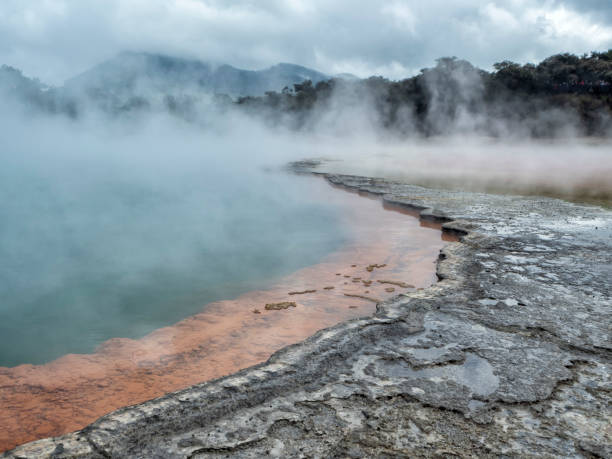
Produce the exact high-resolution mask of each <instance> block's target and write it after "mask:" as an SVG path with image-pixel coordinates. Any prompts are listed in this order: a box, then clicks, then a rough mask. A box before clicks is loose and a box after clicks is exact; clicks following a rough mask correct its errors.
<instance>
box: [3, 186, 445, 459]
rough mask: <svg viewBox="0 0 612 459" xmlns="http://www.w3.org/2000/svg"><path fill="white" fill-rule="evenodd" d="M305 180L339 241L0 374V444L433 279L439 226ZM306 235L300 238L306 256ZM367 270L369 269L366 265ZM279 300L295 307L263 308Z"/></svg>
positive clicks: (61, 427)
mask: <svg viewBox="0 0 612 459" xmlns="http://www.w3.org/2000/svg"><path fill="white" fill-rule="evenodd" d="M309 183H310V185H309V186H310V188H309V189H310V193H311V196H312V197H313V198H316V200H318V201H320V202H325V203H327V205H329V206H335V208H336V209H337V213H336V214H335V215H334V217H335V218H336V219H337V224H338V225H339V227H340V228H342V229H343V231H342V234H343V235H344V238H345V239H344V240H345V241H346V242H345V244H343V245H342V246H341V247H339V248H337V249H336V250H335V251H330V253H329V254H328V255H327V256H326V257H324V258H323V259H322V260H320V261H319V262H318V263H317V264H313V265H311V266H307V267H304V268H302V269H299V270H297V271H295V272H293V273H292V274H290V275H287V276H285V277H282V278H278V279H276V280H275V281H274V282H273V283H272V284H261V288H257V289H254V290H252V291H249V292H246V293H244V294H242V295H240V296H237V297H236V298H235V299H233V300H225V301H217V302H214V303H212V304H208V305H206V306H205V307H203V308H202V307H201V308H200V312H199V313H197V314H195V315H193V316H191V317H188V318H187V319H184V320H181V321H180V322H178V323H176V324H175V325H172V326H169V327H165V328H160V329H158V330H155V331H153V332H152V333H150V334H148V335H147V336H144V337H143V338H141V339H137V340H133V339H127V338H115V339H111V340H108V341H106V342H105V343H104V344H103V345H101V346H100V347H99V348H98V350H97V352H96V353H95V354H87V355H74V354H72V355H66V356H64V357H61V358H60V359H57V360H55V361H53V362H51V363H48V364H46V365H40V366H32V365H20V366H18V367H15V368H5V369H0V387H2V388H3V389H2V390H1V391H0V405H1V406H2V407H3V410H2V411H0V425H2V426H3V429H2V432H0V450H2V449H7V448H10V447H12V446H15V445H17V444H20V443H23V442H25V441H29V440H33V439H37V438H42V437H47V436H52V435H53V436H54V435H59V434H63V433H66V432H69V431H73V430H77V429H79V428H82V427H84V426H85V425H87V424H89V423H91V422H92V421H94V420H95V419H97V418H98V417H99V416H101V415H103V414H105V413H108V412H110V411H112V410H114V409H116V408H119V407H121V406H125V405H128V404H135V403H139V402H142V401H145V400H148V399H151V398H154V397H157V396H160V395H162V394H164V393H167V392H170V391H174V390H178V389H180V388H184V387H186V386H189V385H192V384H195V383H198V382H202V381H205V380H209V379H213V378H217V377H220V376H223V375H227V374H230V373H232V372H235V371H237V370H238V369H240V368H245V367H247V366H250V365H253V364H256V363H259V362H262V361H265V360H266V359H267V358H268V357H269V356H270V355H271V354H272V353H273V352H274V351H275V350H277V349H279V348H281V347H284V346H286V345H288V344H292V343H295V342H299V341H301V340H303V339H305V338H306V337H308V336H310V335H312V334H313V333H314V332H316V331H317V330H319V329H321V328H325V327H328V326H331V325H334V324H336V323H338V322H341V321H344V320H347V319H350V318H354V317H359V316H364V315H368V314H371V313H372V312H374V310H375V304H374V303H373V302H372V301H369V300H367V299H363V298H359V297H356V296H354V295H359V296H364V297H369V298H381V299H384V298H388V297H390V296H393V295H396V294H400V293H403V292H409V291H413V290H414V289H416V288H423V287H426V286H428V285H431V284H432V283H433V282H434V281H435V260H436V258H437V254H438V252H439V250H440V248H441V247H442V245H443V244H444V241H443V240H442V237H441V233H440V232H439V231H438V230H432V229H431V228H429V227H428V226H430V225H428V224H422V223H421V222H419V221H418V220H417V219H414V218H409V217H407V216H406V215H404V213H406V212H404V211H403V212H402V213H400V212H397V211H396V210H397V209H395V208H393V209H390V208H389V206H387V208H386V209H385V207H383V206H382V205H381V202H380V200H379V199H372V200H369V199H363V198H362V197H359V196H357V195H355V194H353V193H346V192H342V191H336V190H333V189H332V188H331V187H329V186H327V185H326V184H325V183H324V182H323V181H322V180H319V181H317V182H314V183H312V182H309ZM403 210H405V209H403ZM307 217H308V216H307V215H295V216H294V219H295V222H286V224H287V225H291V224H293V223H296V224H297V225H298V226H299V225H300V224H301V222H302V221H304V219H307ZM306 221H307V220H306ZM322 229H323V230H328V229H329V230H331V231H335V230H334V229H333V228H327V227H322ZM315 241H316V238H315ZM311 242H312V241H308V240H305V239H304V238H302V239H301V240H300V242H299V243H300V244H303V251H307V250H308V249H309V247H310V244H311ZM372 265H377V267H375V268H371V269H370V270H368V269H367V268H368V266H372ZM381 265H382V267H381ZM196 274H197V273H196ZM379 280H386V281H392V282H397V283H398V284H402V283H404V284H410V285H411V287H399V286H398V285H397V284H388V283H380V282H378V281H379ZM305 291H306V292H308V293H298V294H294V295H289V293H290V292H291V293H294V292H305ZM347 294H348V295H351V296H347ZM285 301H294V302H295V303H296V306H295V307H288V308H287V309H281V310H267V309H266V308H265V305H266V304H269V303H280V302H285ZM167 307H169V308H170V307H172V305H170V304H169V305H167Z"/></svg>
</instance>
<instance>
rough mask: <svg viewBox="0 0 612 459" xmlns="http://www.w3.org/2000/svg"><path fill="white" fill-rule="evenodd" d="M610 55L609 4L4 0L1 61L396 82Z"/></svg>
mask: <svg viewBox="0 0 612 459" xmlns="http://www.w3.org/2000/svg"><path fill="white" fill-rule="evenodd" d="M611 47H612V5H611V4H610V2H608V1H607V0H606V1H604V0H587V1H580V2H578V1H577V0H564V1H560V0H545V1H536V0H508V1H479V0H461V1H459V0H445V1H442V0H430V1H428V2H422V1H416V0H403V1H402V0H391V1H387V2H377V1H361V2H354V1H349V0H337V1H334V2H329V1H324V0H310V1H303V0H291V1H280V0H267V1H258V2H254V1H252V0H235V1H229V2H228V1H219V0H175V1H172V2H171V1H165V0H148V1H145V0H78V1H77V0H45V1H42V2H41V1H40V0H3V2H2V3H1V4H0V63H6V64H9V65H13V66H16V67H19V68H21V69H23V70H24V71H25V73H26V74H28V75H30V76H39V77H40V78H41V79H43V80H45V81H49V82H51V83H55V84H58V83H61V82H62V81H63V80H64V79H66V78H68V77H71V76H73V75H75V74H77V73H79V72H80V71H83V70H85V69H87V68H88V67H90V66H92V65H94V64H96V63H98V62H100V61H101V60H104V59H106V58H108V57H110V56H112V55H114V54H116V53H118V52H120V51H123V50H132V51H150V52H162V53H168V54H174V55H179V56H184V57H195V58H200V59H206V60H212V61H216V62H223V63H229V64H232V65H235V66H239V67H244V68H263V67H267V66H269V65H273V64H275V63H277V62H294V63H298V64H301V65H305V66H309V67H313V68H316V69H317V70H320V71H323V72H326V73H339V72H352V73H356V74H358V75H360V76H367V75H370V74H382V75H385V76H388V77H391V78H401V77H405V76H408V75H410V74H414V73H415V72H417V71H418V70H419V69H420V68H422V67H425V66H430V65H432V63H433V61H434V59H436V58H437V57H440V56H448V55H456V56H458V57H461V58H465V59H468V60H470V61H472V62H473V63H474V64H476V65H479V66H481V67H484V68H490V67H491V65H492V64H493V63H494V62H497V61H500V60H504V59H510V60H517V61H520V62H526V61H535V60H539V59H542V58H544V57H546V56H548V55H550V54H554V53H557V52H562V51H569V52H574V53H580V54H581V53H584V52H588V51H591V50H595V49H599V50H602V49H607V48H611Z"/></svg>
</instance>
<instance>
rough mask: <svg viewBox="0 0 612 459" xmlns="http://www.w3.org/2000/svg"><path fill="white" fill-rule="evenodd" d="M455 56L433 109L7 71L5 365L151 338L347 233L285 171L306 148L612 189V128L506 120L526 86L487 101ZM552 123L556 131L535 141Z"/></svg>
mask: <svg viewBox="0 0 612 459" xmlns="http://www.w3.org/2000/svg"><path fill="white" fill-rule="evenodd" d="M442 65H448V66H449V68H448V69H447V70H448V71H446V72H444V73H440V72H426V73H425V74H424V78H423V80H422V81H423V84H425V85H426V87H425V88H424V89H425V93H426V94H427V97H428V98H429V99H428V101H429V103H428V105H427V107H428V108H427V112H426V113H425V114H424V116H423V114H422V113H419V109H420V108H419V107H420V105H419V103H420V101H419V100H416V99H415V100H412V102H411V103H407V104H403V105H401V106H397V105H393V103H392V101H389V100H386V99H385V97H383V96H384V90H385V89H384V88H385V84H386V83H385V81H384V80H382V79H376V78H373V79H370V80H367V81H366V82H363V81H345V80H336V81H335V83H325V82H323V83H319V84H328V85H329V88H328V89H329V95H330V96H329V97H328V98H326V99H325V100H323V101H314V102H312V103H311V102H309V100H308V99H305V101H303V102H304V103H305V104H306V105H307V109H306V110H299V109H297V108H295V107H293V108H292V107H291V106H284V105H283V104H284V103H285V102H283V100H285V99H283V97H282V95H280V94H276V95H268V96H265V97H264V98H255V99H247V101H246V103H236V101H234V100H231V99H229V98H227V97H223V96H219V95H211V94H205V93H202V92H201V91H199V90H198V89H197V88H194V87H183V86H181V84H180V81H178V80H177V81H171V82H170V85H169V87H170V88H171V90H168V91H165V90H164V91H161V90H160V87H159V85H158V84H157V83H159V81H160V80H158V79H155V78H153V79H152V80H150V81H154V82H157V83H156V84H155V85H149V84H146V81H145V82H143V81H139V82H136V84H135V85H134V86H132V87H130V88H125V91H124V92H121V91H120V92H118V93H113V94H105V95H104V97H99V94H98V95H96V93H93V94H92V93H90V92H87V91H82V92H79V91H75V92H66V91H63V90H62V89H61V88H59V89H58V88H55V89H54V88H46V87H44V85H42V84H40V83H39V82H36V81H32V80H27V79H23V78H22V77H20V76H19V75H18V74H15V73H10V76H11V78H13V79H11V80H10V84H9V86H8V88H9V90H8V92H6V88H7V86H6V85H5V86H4V90H5V93H4V101H5V104H4V105H3V108H2V109H0V120H1V121H2V122H1V123H0V198H1V199H0V258H2V260H3V262H2V264H0V336H1V337H2V339H3V340H4V341H3V343H0V348H3V349H7V350H12V351H11V352H13V351H14V352H13V353H12V354H11V355H5V356H4V360H3V361H2V362H0V365H13V364H17V363H22V362H25V361H31V362H32V361H38V362H41V361H45V360H48V359H51V358H53V357H57V356H59V355H61V354H63V353H66V352H72V351H74V350H75V349H78V350H79V351H91V350H93V348H95V346H96V345H97V344H99V343H100V342H101V341H103V340H104V339H107V338H110V337H112V336H118V335H119V336H122V335H123V336H125V335H124V333H126V334H127V335H128V336H141V335H142V334H144V333H146V332H148V331H150V330H152V329H153V328H156V327H159V326H162V325H165V324H168V323H172V322H174V321H176V320H179V319H180V318H182V317H184V316H185V315H187V314H189V313H191V312H195V311H196V310H198V309H199V308H200V307H201V305H202V304H204V303H205V302H206V301H211V300H214V299H220V298H227V297H228V296H230V297H231V295H232V294H238V293H240V292H242V291H245V290H249V289H253V288H257V287H259V286H260V284H261V283H264V282H266V281H268V280H270V278H271V277H274V276H278V275H281V274H283V273H286V272H289V271H292V270H294V269H297V268H298V267H300V266H304V265H307V264H312V263H315V262H316V261H317V260H318V259H319V258H320V257H321V256H323V255H324V254H326V253H328V252H330V251H331V250H333V249H334V248H335V247H338V246H339V244H342V243H343V241H344V240H345V238H346V234H344V232H343V229H342V228H339V227H338V226H337V221H336V217H335V215H336V214H337V212H339V209H337V208H334V207H333V206H332V205H331V204H329V203H326V202H322V200H321V199H320V198H319V197H318V196H317V194H316V189H315V188H313V187H312V186H311V185H310V184H308V183H305V182H304V180H305V179H300V178H298V177H290V176H288V175H286V174H282V173H280V172H279V171H280V170H281V169H282V167H283V166H284V165H285V164H287V163H288V162H290V161H293V160H299V159H304V158H324V159H326V160H327V161H326V162H324V163H323V166H322V170H326V171H331V172H340V173H352V174H358V175H368V176H379V177H388V178H391V179H396V180H402V181H406V182H408V183H416V184H421V185H425V186H435V187H451V188H456V189H464V190H465V189H467V190H477V191H492V192H511V193H535V194H546V195H557V196H561V197H568V198H571V199H578V200H590V201H597V202H600V201H603V202H607V203H609V202H611V201H612V184H611V182H610V180H609V177H610V176H612V158H611V155H610V151H612V149H610V142H609V139H606V138H604V137H601V138H596V139H595V138H588V137H584V135H583V134H584V133H583V132H580V130H579V129H577V128H576V126H578V122H577V120H576V118H575V116H574V114H572V113H569V112H560V111H559V110H553V109H548V108H547V107H545V106H537V107H536V108H537V109H536V110H533V111H532V112H531V113H530V116H529V117H528V118H526V119H525V118H524V117H522V116H518V115H517V116H516V117H513V116H509V114H512V113H513V112H516V113H525V111H526V110H527V109H526V108H525V107H522V106H514V105H513V104H517V103H518V102H517V100H516V99H514V100H509V101H508V103H507V105H505V106H503V107H495V106H491V105H490V104H489V103H488V102H487V100H486V97H485V96H484V94H483V90H482V75H481V73H480V71H479V70H477V69H475V68H473V67H471V66H469V65H465V64H463V63H459V64H457V62H454V61H452V62H442ZM303 87H305V88H306V89H307V90H308V91H309V90H310V89H308V85H306V86H303ZM16 88H17V89H16ZM400 89H401V88H400ZM403 90H405V91H410V90H411V89H410V88H409V87H407V88H403ZM308 94H309V93H308V92H304V93H303V94H295V95H294V96H292V97H293V99H291V98H289V99H287V100H290V101H294V102H295V100H299V98H300V97H302V96H303V97H308ZM272 97H276V98H277V100H278V101H279V102H278V103H279V105H277V106H276V107H275V106H274V105H270V104H269V103H268V102H270V100H271V99H270V98H272ZM264 102H265V103H264ZM526 103H527V102H526ZM604 124H605V123H604ZM538 130H540V131H541V132H544V133H547V134H551V133H552V134H551V135H549V136H548V137H547V138H539V139H534V138H532V136H533V133H534V132H536V133H537V132H538ZM266 171H267V172H266ZM228 279H232V281H231V282H230V281H228ZM236 279H242V281H236ZM204 284H205V286H204V287H202V288H201V289H198V288H195V289H194V288H193V286H194V285H195V286H197V285H204ZM92 303H95V305H94V306H93V307H92ZM143 304H147V305H148V306H147V308H144V309H143V308H142V305H143ZM168 304H173V305H176V307H172V308H169V307H168V306H167V305H168ZM190 308H191V309H190ZM66 317H70V318H71V320H70V321H67V320H66V319H65V318H66ZM123 322H128V323H129V324H130V325H131V329H130V331H129V332H126V331H125V329H124V328H122V327H123V325H124V324H123ZM134 324H137V325H134ZM70 327H72V328H75V327H76V328H82V329H83V331H84V332H83V333H81V334H80V335H79V336H81V338H76V337H75V336H77V335H74V333H73V332H74V330H70ZM71 333H72V335H71ZM83 335H86V336H88V337H89V338H88V339H89V340H90V341H88V343H87V344H86V346H85V349H84V348H83V347H82V346H83V344H82V343H81V342H79V340H81V339H83V338H82V336H83ZM24 336H25V337H27V339H25V343H24V344H22V345H20V346H18V347H15V346H12V345H11V344H10V343H12V342H16V340H17V338H19V337H21V338H23V337H24ZM66 337H69V338H66ZM22 341H24V340H21V341H20V342H22ZM43 341H44V342H45V344H44V346H43V347H44V348H45V351H44V352H42V351H41V350H40V343H41V342H43ZM27 343H29V344H27ZM33 355H34V356H38V360H36V359H34V360H32V356H33Z"/></svg>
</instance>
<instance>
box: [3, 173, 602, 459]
mask: <svg viewBox="0 0 612 459" xmlns="http://www.w3.org/2000/svg"><path fill="white" fill-rule="evenodd" d="M326 177H327V179H328V180H330V181H331V182H332V183H335V184H341V185H344V186H348V187H352V188H355V189H358V190H363V191H367V192H371V193H377V194H382V195H384V198H383V199H384V200H385V201H386V202H388V203H392V204H396V205H401V206H407V207H411V208H414V209H417V210H418V211H419V214H420V216H421V218H425V219H431V220H434V221H439V222H443V225H442V227H443V229H444V230H446V231H451V232H454V233H456V234H459V235H461V236H460V237H461V242H462V243H461V244H453V245H450V246H448V247H446V248H445V249H444V250H443V251H442V253H441V255H440V258H439V260H438V262H437V265H436V273H437V277H438V278H439V279H440V282H438V283H436V284H435V285H433V286H432V287H429V288H427V289H425V290H422V291H418V292H414V293H409V294H407V295H402V296H400V297H396V298H394V299H392V300H390V301H388V302H383V303H380V304H378V305H377V310H376V313H375V314H374V315H373V316H371V317H365V318H360V319H354V320H351V321H348V322H344V323H342V324H339V325H336V326H334V327H331V328H329V329H326V330H322V331H320V332H318V333H316V334H315V335H314V336H312V337H310V338H308V339H306V340H305V341H303V342H302V343H299V344H296V345H292V346H289V347H286V348H284V349H282V350H280V351H277V352H276V353H275V354H274V355H272V357H270V359H269V360H268V361H267V362H265V363H263V364H260V365H256V366H254V367H251V368H248V369H245V370H242V371H240V372H238V373H236V374H235V375H232V376H228V377H225V378H221V379H218V380H214V381H210V382H207V383H204V384H199V385H195V386H193V387H190V388H188V389H186V390H183V391H179V392H176V393H172V394H168V395H166V396H164V397H161V398H158V399H155V400H152V401H150V402H146V403H144V404H141V405H138V406H137V407H127V408H124V409H120V410H118V411H116V412H114V413H111V414H109V415H107V416H105V417H103V418H101V419H100V420H98V421H96V422H95V423H94V424H92V425H91V426H89V427H88V428H86V429H84V430H82V431H80V432H76V433H74V434H70V435H67V436H64V437H59V438H55V439H46V440H41V441H38V442H34V443H31V444H27V445H23V446H21V447H19V448H17V449H16V450H14V451H13V452H9V453H7V455H6V456H7V457H40V456H43V457H49V456H51V455H53V454H61V455H62V457H77V456H81V457H111V456H132V455H135V456H143V457H144V456H147V457H149V456H155V455H161V456H164V457H185V456H189V457H204V456H208V455H212V454H216V453H221V452H222V453H224V454H228V455H231V456H236V457H241V456H253V455H265V454H272V455H279V456H297V455H300V454H305V455H313V456H328V455H333V454H340V455H348V454H349V453H350V454H351V455H362V456H363V455H366V456H368V455H377V454H380V453H382V452H387V453H389V452H390V451H391V452H393V453H394V454H400V455H401V454H404V455H410V454H412V455H414V454H418V455H436V454H459V455H461V453H462V452H467V451H471V452H474V451H480V452H481V453H483V454H493V455H497V454H505V455H557V456H568V455H571V456H587V455H590V454H593V455H602V456H606V455H609V453H610V442H609V438H610V434H609V430H608V428H609V425H608V424H607V423H608V420H609V417H610V414H611V413H610V406H611V404H610V394H609V391H607V390H606V383H605V380H606V377H607V374H608V371H607V369H606V368H607V365H609V362H610V361H611V349H612V346H611V345H610V341H609V335H608V330H607V325H606V324H609V323H610V308H609V301H608V300H609V294H610V292H609V288H610V285H609V279H608V278H607V274H608V271H607V270H606V266H609V265H610V263H612V259H611V258H612V237H611V235H612V213H611V212H608V211H605V210H603V209H598V208H593V207H587V206H577V205H572V204H569V203H565V202H562V201H558V200H552V199H539V198H518V197H506V196H489V195H484V194H475V193H461V192H453V191H440V190H431V189H424V188H420V187H414V186H410V185H405V184H398V183H393V182H388V181H385V180H376V179H369V178H364V177H354V176H339V175H334V176H332V175H330V176H326ZM566 254H571V256H567V255H566ZM585 273H587V274H588V276H589V279H590V281H588V282H583V283H577V282H576V279H584V278H585V277H584V276H585ZM606 279H608V280H607V281H606ZM567 284H571V285H572V289H571V290H570V289H567V288H566V285H567ZM468 367H469V368H470V370H469V371H470V372H476V373H478V372H482V375H481V377H482V378H485V377H486V378H487V379H488V383H487V385H486V386H482V387H480V386H477V385H476V386H473V387H472V386H471V384H472V383H471V382H466V381H469V380H468V379H466V378H467V375H468V373H465V371H467V369H468ZM429 368H431V369H433V368H436V369H437V370H436V372H437V373H436V377H430V376H431V375H430V374H429V370H427V369H429ZM441 369H444V371H442V370H441ZM478 374H479V373H478ZM553 394H554V397H553V396H552V395H553ZM586 394H588V396H587V395H586ZM576 400H580V403H579V404H576V403H575V401H576ZM203 407H205V409H202V408H203ZM558 413H563V416H559V415H558ZM322 425H326V426H328V427H327V428H324V429H323V430H322V427H321V426H322ZM317 426H318V427H317ZM606 426H607V427H606ZM458 432H459V433H460V435H458ZM398 438H405V439H406V440H407V441H406V442H399V443H398V441H397V439H398ZM273 453H274V454H273Z"/></svg>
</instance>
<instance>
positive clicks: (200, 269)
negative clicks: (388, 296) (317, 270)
mask: <svg viewBox="0 0 612 459" xmlns="http://www.w3.org/2000/svg"><path fill="white" fill-rule="evenodd" d="M124 127H125V126H123V127H122V126H120V125H116V126H113V125H104V127H101V126H100V125H98V124H95V123H79V124H72V123H69V122H64V121H61V122H60V121H56V120H49V119H39V120H36V119H35V120H30V121H29V122H27V123H26V122H24V120H15V122H11V121H7V122H6V123H4V124H3V125H2V126H1V127H0V130H1V131H2V132H1V133H0V138H1V139H2V146H1V149H0V196H1V197H2V199H0V259H1V260H2V263H1V264H0V366H14V365H18V364H21V363H36V364H38V363H44V362H47V361H49V360H52V359H54V358H57V357H59V356H61V355H63V354H66V353H86V352H92V351H93V350H94V349H95V347H96V346H97V345H99V344H100V343H101V342H103V341H104V340H106V339H109V338H111V337H131V338H137V337H141V336H143V335H144V334H146V333H148V332H150V331H152V330H154V329H156V328H159V327H162V326H165V325H170V324H172V323H174V322H176V321H178V320H180V319H182V318H184V317H186V316H188V315H190V314H193V313H195V312H198V311H200V310H201V309H202V307H203V306H204V305H205V304H206V303H208V302H211V301H215V300H220V299H229V298H232V297H234V296H236V295H238V294H240V293H243V292H246V291H248V290H252V289H256V288H262V287H265V285H267V284H268V283H269V282H271V281H272V280H273V279H274V278H277V277H278V276H281V275H284V274H287V273H289V272H292V271H294V270H296V269H298V268H300V267H304V266H307V265H311V264H314V263H316V262H317V261H318V260H319V259H320V258H321V257H322V256H323V255H325V254H328V253H330V252H331V251H333V250H334V249H336V248H338V247H339V246H340V245H342V244H343V243H344V242H345V241H346V239H347V237H348V233H347V232H346V231H345V229H343V228H341V227H340V226H339V223H338V219H337V217H336V213H337V212H338V209H336V208H333V207H332V205H331V204H326V203H325V202H324V201H323V200H322V199H320V198H319V197H318V195H317V193H318V192H317V190H318V189H320V187H321V186H326V185H325V184H324V183H322V182H319V181H316V180H315V179H308V178H299V177H295V176H288V175H285V174H283V173H281V172H280V171H278V170H277V168H276V165H277V164H278V163H279V162H280V161H279V157H278V155H279V153H280V154H281V155H282V156H283V157H284V159H285V160H286V159H287V158H288V157H291V152H290V151H288V150H287V149H288V148H290V145H289V144H288V143H286V142H284V143H283V142H281V141H280V140H278V141H276V142H275V141H273V140H272V139H270V138H268V139H265V140H264V138H262V137H261V136H260V135H259V136H258V132H257V131H256V130H249V128H248V126H246V125H244V126H243V130H242V132H241V133H242V137H241V136H218V135H213V134H210V133H208V134H203V133H202V131H198V130H196V129H194V128H192V127H188V126H186V125H184V124H181V123H177V122H175V121H172V120H169V119H157V120H156V119H151V120H148V121H147V122H146V123H142V124H140V125H138V126H134V125H132V126H130V129H124ZM127 131H131V133H129V134H128V133H127ZM274 152H275V153H274ZM313 180H315V183H313Z"/></svg>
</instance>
